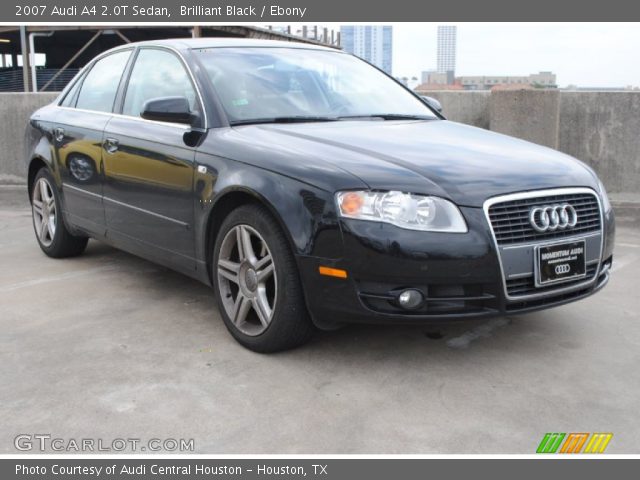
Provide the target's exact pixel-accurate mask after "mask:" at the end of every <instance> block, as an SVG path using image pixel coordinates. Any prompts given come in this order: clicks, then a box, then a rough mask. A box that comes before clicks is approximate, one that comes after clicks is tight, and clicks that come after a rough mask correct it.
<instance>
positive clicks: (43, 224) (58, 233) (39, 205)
mask: <svg viewBox="0 0 640 480" xmlns="http://www.w3.org/2000/svg"><path fill="white" fill-rule="evenodd" d="M54 185H55V182H54V180H53V177H52V176H51V174H50V173H49V171H48V170H47V169H46V168H42V169H41V170H40V171H39V172H38V173H37V175H36V178H35V180H34V182H33V188H32V190H31V214H32V217H33V228H34V230H35V234H36V239H37V240H38V245H40V248H41V249H42V251H43V252H44V253H46V254H47V255H48V256H50V257H54V258H62V257H72V256H75V255H80V254H81V253H82V252H84V249H85V248H86V247H87V242H88V240H89V239H88V238H87V237H80V236H76V235H72V234H71V233H70V232H69V231H68V230H67V227H66V225H65V224H64V221H63V219H62V208H61V204H60V197H59V194H58V191H57V190H56V188H55V187H54Z"/></svg>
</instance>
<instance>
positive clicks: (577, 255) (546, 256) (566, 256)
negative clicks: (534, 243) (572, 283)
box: [535, 240, 587, 287]
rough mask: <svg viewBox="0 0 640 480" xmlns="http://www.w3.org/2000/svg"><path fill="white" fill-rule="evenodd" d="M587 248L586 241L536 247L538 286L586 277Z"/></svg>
mask: <svg viewBox="0 0 640 480" xmlns="http://www.w3.org/2000/svg"><path fill="white" fill-rule="evenodd" d="M585 248H586V245H585V241H584V240H579V241H577V242H567V243H556V244H554V245H544V246H539V247H536V259H535V262H536V286H537V287H541V286H543V285H547V284H549V283H559V282H566V281H569V280H575V279H578V278H581V277H584V276H586V274H587V266H586V261H585Z"/></svg>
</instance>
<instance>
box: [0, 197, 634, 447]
mask: <svg viewBox="0 0 640 480" xmlns="http://www.w3.org/2000/svg"><path fill="white" fill-rule="evenodd" d="M23 192H24V190H23V189H22V188H15V187H2V188H0V267H1V268H0V329H1V330H0V352H1V354H2V357H1V358H2V362H0V385H1V388H0V418H2V422H1V423H0V453H16V450H15V449H14V438H15V436H16V435H18V434H42V433H45V434H51V435H52V436H53V437H60V438H62V439H65V441H69V440H70V439H82V438H94V439H99V438H101V439H103V440H104V441H105V442H106V444H109V445H110V444H111V443H110V442H111V440H113V439H116V438H127V437H129V438H139V439H142V440H143V441H146V440H148V439H151V438H176V439H180V438H184V439H191V438H193V439H194V445H195V451H196V452H198V453H533V452H535V449H536V447H537V445H538V443H539V442H540V440H541V439H542V436H543V435H544V434H545V433H546V432H613V434H614V437H613V439H612V440H611V443H610V445H609V448H608V450H607V452H608V453H639V452H640V415H639V414H638V407H639V406H640V403H639V399H640V368H638V366H639V365H640V313H639V311H640V295H638V293H639V289H638V285H640V270H639V267H640V229H637V228H635V227H629V226H624V225H622V226H620V228H619V230H618V237H617V242H618V244H617V248H616V253H615V257H614V258H615V259H614V267H613V270H614V271H613V276H612V280H611V282H610V284H609V286H608V287H606V288H605V289H604V290H603V291H602V292H600V293H599V294H597V295H595V296H593V297H590V298H588V299H586V300H583V301H580V302H577V303H574V304H571V305H567V306H564V307H560V308H556V309H553V310H549V311H545V312H539V313H534V314H529V315H525V316H518V317H512V318H499V319H495V320H490V321H487V320H484V321H476V322H465V323H457V324H453V325H435V326H431V327H423V328H410V327H369V326H359V327H349V328H346V329H344V330H341V331H339V332H334V333H322V334H319V335H318V336H317V337H316V338H315V340H314V341H313V342H312V343H311V344H309V345H307V346H305V347H303V348H300V349H298V350H295V351H291V352H286V353H282V354H277V355H267V356H265V355H259V354H255V353H252V352H250V351H248V350H245V349H244V348H242V347H240V346H239V345H238V344H237V343H236V342H235V341H234V340H233V339H232V338H231V337H230V335H229V334H228V333H227V332H226V330H225V327H224V325H223V323H222V321H221V319H220V317H219V315H218V313H217V311H216V305H215V301H214V298H213V295H212V293H211V291H210V289H209V288H207V287H205V286H203V285H201V284H199V283H196V282H195V281H192V280H190V279H188V278H186V277H184V276H181V275H179V274H177V273H173V272H171V271H169V270H166V269H164V268H161V267H158V266H156V265H154V264H151V263H149V262H146V261H144V260H141V259H138V258H136V257H133V256H131V255H128V254H125V253H122V252H119V251H117V250H114V249H113V248H110V247H108V246H105V245H103V244H100V243H98V242H94V241H92V242H90V244H89V247H88V249H87V252H86V254H85V255H83V256H81V257H79V258H75V259H68V260H52V259H49V258H47V257H45V256H44V254H42V253H41V251H40V249H39V248H38V246H37V244H36V241H35V239H34V236H33V232H32V226H31V220H30V213H29V209H28V208H27V204H26V198H25V195H24V193H23ZM631 224H634V223H633V222H631Z"/></svg>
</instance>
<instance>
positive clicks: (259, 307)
mask: <svg viewBox="0 0 640 480" xmlns="http://www.w3.org/2000/svg"><path fill="white" fill-rule="evenodd" d="M213 265H214V267H213V268H214V281H215V292H216V298H217V301H218V305H219V307H220V313H221V315H222V317H223V319H224V322H225V324H226V326H227V328H228V329H229V331H230V332H231V334H232V335H233V336H234V338H235V339H236V340H237V341H238V342H239V343H241V344H242V345H244V346H245V347H247V348H249V349H250V350H253V351H256V352H275V351H279V350H286V349H290V348H294V347H297V346H299V345H301V344H303V343H305V342H306V341H307V340H309V339H310V338H311V335H312V334H313V332H314V330H315V328H314V326H313V324H312V322H311V319H310V318H309V314H308V312H307V309H306V305H305V303H304V297H303V293H302V286H301V284H300V279H299V276H298V271H297V267H296V264H295V259H294V257H293V255H292V253H291V251H290V249H289V245H288V242H287V239H286V237H285V235H284V234H283V233H282V230H281V229H280V227H279V225H278V224H277V223H276V221H275V220H274V219H273V218H272V217H271V215H270V214H269V212H268V211H267V210H266V209H265V208H263V207H260V206H256V205H245V206H242V207H239V208H238V209H236V210H234V211H233V212H231V213H230V214H229V215H228V216H227V218H226V219H225V220H224V222H223V224H222V226H221V228H220V231H219V234H218V237H217V240H216V244H215V247H214V258H213Z"/></svg>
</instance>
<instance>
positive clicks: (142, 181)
mask: <svg viewBox="0 0 640 480" xmlns="http://www.w3.org/2000/svg"><path fill="white" fill-rule="evenodd" d="M433 105H434V104H432V103H430V101H429V99H424V98H421V97H419V96H418V95H416V94H414V93H413V92H412V91H410V90H409V89H407V88H406V87H404V86H403V85H402V84H400V83H398V82H397V81H395V80H394V79H393V78H391V77H389V76H388V75H386V74H385V73H383V72H382V71H380V70H378V69H377V68H375V67H373V66H371V65H369V64H368V63H366V62H364V61H362V60H360V59H358V58H356V57H354V56H352V55H349V54H346V53H344V52H342V51H339V50H334V49H330V48H324V47H318V46H313V45H308V44H296V43H289V42H273V41H255V40H243V39H194V40H167V41H156V42H143V43H137V44H129V45H125V46H122V47H119V48H116V49H113V50H110V51H108V52H105V53H103V54H101V55H100V56H98V57H97V58H95V59H94V60H93V61H91V62H90V63H89V64H88V65H87V66H86V67H85V68H84V69H83V70H82V71H81V72H80V73H79V74H78V75H77V77H76V78H75V79H74V80H73V81H72V82H71V83H70V84H69V86H68V87H67V88H66V90H65V91H64V92H62V94H61V95H60V96H59V98H58V99H57V100H56V101H55V102H53V103H52V104H51V105H48V106H46V107H44V108H42V109H40V110H38V111H37V112H35V113H34V114H33V116H32V117H31V120H30V123H29V126H28V128H27V145H28V152H27V158H26V161H27V163H28V188H29V196H30V199H31V204H32V210H33V224H34V228H35V233H36V238H37V241H38V243H39V245H40V247H41V248H42V250H43V251H44V252H45V253H46V254H47V255H49V256H51V257H68V256H72V255H78V254H80V253H82V251H83V250H84V249H85V247H86V245H87V240H88V238H95V239H98V240H101V241H104V242H107V243H109V244H112V245H114V246H115V247H117V248H120V249H122V250H126V251H128V252H131V253H133V254H135V255H139V256H141V257H144V258H147V259H149V260H151V261H153V262H157V263H159V264H162V265H165V266H167V267H170V268H172V269H175V270H178V271H180V272H182V273H184V274H186V275H189V276H191V277H193V278H196V279H198V280H200V281H202V282H204V283H205V284H207V285H210V286H212V287H213V289H214V291H215V296H216V299H217V303H218V306H219V310H220V313H221V316H222V318H223V320H224V322H225V324H226V326H227V327H228V329H229V331H230V332H231V334H232V335H233V336H234V337H235V338H236V339H237V340H238V342H240V343H241V344H242V345H244V346H245V347H247V348H249V349H252V350H255V351H260V352H273V351H277V350H282V349H287V348H291V347H294V346H297V345H300V344H302V343H303V342H305V341H306V340H308V339H309V338H310V336H311V335H312V333H313V332H314V331H315V330H316V329H317V328H320V329H325V330H329V329H334V328H338V327H340V326H341V325H344V324H346V323H349V322H369V323H387V324H420V323H425V322H429V321H433V320H439V321H441V320H449V319H450V320H453V319H461V318H469V317H484V316H487V317H488V316H497V315H507V314H508V315H511V314H515V313H521V312H529V311H532V310H537V309H542V308H548V307H552V306H557V305H561V304H564V303H567V302H570V301H573V300H577V299H580V298H584V297H586V296H588V295H591V294H593V293H594V292H596V291H598V290H599V289H601V288H602V287H603V286H604V285H605V284H606V283H607V281H608V278H609V273H610V267H611V262H612V253H613V239H614V217H613V212H612V209H611V205H610V203H609V200H608V199H607V194H606V192H605V189H604V187H603V185H602V183H601V182H600V181H599V180H598V178H597V177H596V175H595V174H594V172H593V171H592V170H591V169H590V168H588V167H587V166H586V165H584V164H583V163H581V162H579V161H578V160H576V159H574V158H571V157H569V156H567V155H564V154H562V153H559V152H557V151H554V150H551V149H548V148H544V147H541V146H537V145H534V144H531V143H527V142H524V141H521V140H517V139H514V138H510V137H507V136H504V135H499V134H497V133H492V132H489V131H486V130H482V129H479V128H473V127H470V126H465V125H461V124H457V123H453V122H450V121H446V120H445V119H444V117H443V116H442V115H441V114H440V113H438V111H437V110H436V109H435V108H434V107H433Z"/></svg>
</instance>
